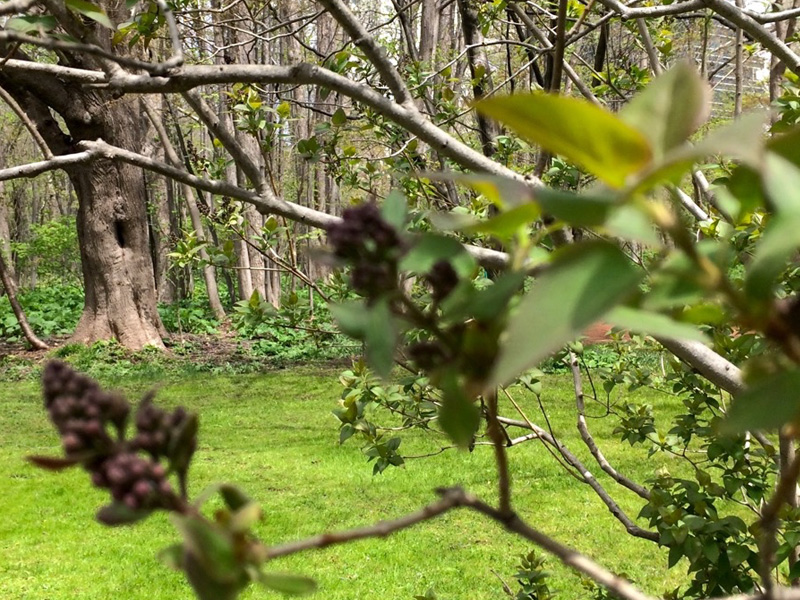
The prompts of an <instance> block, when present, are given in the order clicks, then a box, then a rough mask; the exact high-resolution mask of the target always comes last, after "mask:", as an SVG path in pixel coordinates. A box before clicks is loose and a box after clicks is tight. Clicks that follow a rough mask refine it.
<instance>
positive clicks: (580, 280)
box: [489, 241, 642, 385]
mask: <svg viewBox="0 0 800 600" xmlns="http://www.w3.org/2000/svg"><path fill="white" fill-rule="evenodd" d="M641 278H642V273H641V272H640V271H639V270H638V269H637V268H636V267H635V266H634V265H633V264H632V263H631V262H630V260H629V259H628V258H627V257H626V256H625V254H624V253H623V252H622V251H621V250H620V249H619V248H617V247H616V246H614V245H612V244H609V243H607V242H601V241H594V242H588V243H584V244H579V245H575V246H570V247H567V248H564V249H562V250H559V251H557V252H556V253H555V255H554V258H553V262H552V265H551V267H550V269H548V270H547V271H545V273H544V274H543V275H542V276H541V277H539V278H538V280H536V281H535V282H534V284H533V287H532V289H531V291H530V292H528V294H527V295H526V296H525V297H524V298H523V299H522V301H521V302H520V305H519V308H518V310H517V312H516V313H515V314H513V315H512V316H511V319H510V320H509V323H508V326H507V327H506V331H505V333H504V337H503V338H502V339H501V346H500V354H499V356H498V359H497V362H496V364H495V366H494V372H493V374H492V376H491V379H490V381H489V383H490V384H492V385H494V384H500V385H502V384H505V383H508V382H510V381H512V380H513V379H514V378H515V377H517V376H518V375H519V374H521V373H522V372H523V371H525V370H526V369H529V368H530V367H533V366H536V364H537V363H539V362H540V361H541V360H542V359H544V358H546V357H547V356H548V355H549V354H550V353H551V352H554V351H555V350H557V349H558V348H560V347H561V346H563V345H564V344H565V343H567V342H568V341H570V340H571V339H574V338H575V337H577V336H578V334H579V333H580V332H581V331H583V330H584V329H585V328H586V327H588V326H589V325H590V324H592V323H593V322H594V321H596V320H598V319H599V318H600V317H602V316H603V315H604V314H605V313H606V312H608V311H609V310H611V308H613V307H614V305H616V304H618V303H619V302H621V301H622V300H624V299H625V297H626V296H628V295H629V294H630V293H631V292H632V291H633V290H634V289H635V288H636V286H637V284H638V283H639V281H640V280H641Z"/></svg>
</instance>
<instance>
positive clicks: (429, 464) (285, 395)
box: [0, 369, 684, 600]
mask: <svg viewBox="0 0 800 600" xmlns="http://www.w3.org/2000/svg"><path fill="white" fill-rule="evenodd" d="M104 383H108V382H104ZM156 383H157V382H155V381H144V380H141V379H136V380H131V379H128V380H124V381H121V382H118V383H117V385H118V387H120V388H121V389H124V390H125V391H126V392H127V393H129V394H130V395H131V396H132V397H138V396H139V395H140V394H141V393H142V392H143V391H144V390H146V389H149V388H150V387H152V386H153V385H155V384H156ZM339 393H340V388H339V385H338V383H337V382H336V378H335V371H325V370H324V369H322V370H319V369H318V370H311V369H306V370H292V371H284V372H274V373H268V374H260V375H238V376H226V377H221V376H217V377H211V376H201V375H196V376H191V377H183V378H180V377H178V378H172V379H171V380H168V381H166V382H165V383H163V384H162V385H161V387H160V388H159V392H158V399H159V402H161V403H162V404H163V405H165V406H174V405H177V404H182V405H184V406H186V407H188V408H190V409H192V410H196V411H199V413H200V415H201V431H200V447H199V449H198V452H197V454H196V457H195V461H194V466H193V471H192V480H191V492H192V493H194V494H196V493H198V492H199V491H200V490H201V489H203V488H204V487H205V486H206V485H208V484H209V483H211V482H214V481H220V480H223V481H231V482H235V483H237V484H239V485H241V486H242V487H243V488H244V489H245V490H246V491H247V492H248V493H250V495H252V496H253V497H254V498H257V499H258V500H259V501H260V502H261V503H262V505H263V507H264V509H265V512H266V518H265V520H264V522H263V524H262V525H261V526H260V527H259V533H260V535H261V536H262V538H263V539H264V540H265V541H268V542H273V543H278V542H282V541H289V540H293V539H296V538H300V537H304V536H308V535H312V534H315V533H319V532H322V531H326V530H331V529H342V528H347V527H353V526H357V525H362V524H366V523H372V522H374V521H377V520H380V519H388V518H393V517H397V516H400V515H402V514H404V513H405V512H408V511H412V510H414V509H415V508H418V507H420V506H422V505H424V504H426V503H428V502H430V501H432V500H433V499H434V498H435V495H434V494H433V492H432V490H433V489H434V488H435V487H437V486H442V485H455V484H460V485H463V486H464V487H465V488H467V489H468V490H470V491H472V492H474V493H476V494H478V495H481V496H483V497H485V498H486V499H490V500H494V498H495V488H494V480H495V477H494V464H493V460H492V454H491V451H490V449H489V448H486V447H478V448H476V450H475V451H474V452H472V453H468V452H457V451H448V452H445V453H442V454H440V455H437V456H434V457H431V458H427V459H424V460H412V461H409V462H408V463H407V466H406V467H405V468H401V469H394V468H393V469H389V470H387V471H386V472H385V473H384V474H383V475H379V476H375V477H373V476H372V474H371V473H372V469H371V465H368V464H367V463H366V460H365V458H364V456H363V454H362V453H361V451H360V449H359V447H358V445H357V444H355V443H352V442H351V443H348V444H345V445H344V446H341V447H340V446H339V445H338V444H337V438H338V436H337V428H336V421H335V419H334V417H333V416H332V415H331V409H332V408H334V407H335V406H336V402H337V398H338V395H339ZM637 394H639V395H641V396H642V398H643V399H644V400H645V401H647V402H650V403H652V404H653V405H654V406H655V408H656V413H657V414H659V415H662V416H663V415H668V414H669V413H670V412H671V411H673V410H675V409H676V406H675V405H676V404H677V402H676V400H675V399H674V398H672V397H670V396H669V395H666V394H663V393H660V392H655V391H651V390H644V391H640V392H637ZM543 397H544V399H545V402H546V405H547V406H548V409H549V416H550V418H551V421H552V426H553V429H554V431H555V432H556V433H557V434H559V435H560V436H561V437H562V439H563V440H564V441H565V442H566V443H567V444H568V445H569V446H570V448H571V449H573V451H575V452H576V453H577V454H579V455H580V456H581V457H582V458H583V459H584V460H585V462H586V464H587V465H591V467H590V468H593V467H594V465H593V464H592V463H591V462H590V460H589V459H590V457H589V456H588V452H586V451H585V449H584V448H582V447H581V446H580V440H579V438H578V436H577V433H576V432H575V427H574V402H573V400H572V396H571V387H570V385H569V381H568V379H567V378H566V377H564V376H549V377H548V378H547V379H546V381H545V393H544V396H543ZM519 399H520V401H521V402H522V404H523V405H524V407H525V409H526V411H527V413H528V414H529V415H530V416H531V418H533V419H534V420H536V421H538V422H541V421H542V419H541V417H540V415H539V414H538V412H537V411H538V408H537V406H536V403H535V400H534V399H533V397H528V396H524V395H522V394H519ZM0 406H2V410H1V411H0V489H2V492H1V494H2V496H1V497H2V503H1V504H0V505H1V506H2V509H3V513H4V514H3V518H2V519H1V520H0V598H3V599H4V600H6V599H25V600H67V599H69V600H81V599H92V600H96V599H105V598H109V599H111V598H114V599H117V598H119V599H130V600H136V599H147V600H161V599H170V600H182V599H187V600H188V599H190V598H192V597H193V596H192V594H191V592H190V590H189V588H188V587H187V586H186V585H185V584H184V582H183V580H182V577H181V575H180V574H178V573H175V572H172V571H169V570H168V569H167V568H166V567H163V566H162V565H161V564H160V563H159V562H158V561H157V559H156V557H155V555H156V552H157V551H158V550H159V549H160V548H162V547H164V546H166V545H168V544H170V543H172V542H174V541H176V539H177V536H176V532H175V531H174V530H173V528H172V526H171V525H170V523H169V522H168V520H167V519H166V517H165V516H164V515H157V516H155V517H153V518H151V519H150V520H148V521H146V522H145V523H142V524H139V525H136V526H133V527H126V528H117V529H109V528H105V527H102V526H101V525H99V524H98V523H96V522H95V521H94V520H93V514H94V512H95V510H96V509H97V508H98V507H99V506H100V505H101V504H103V503H104V500H105V498H104V494H103V493H102V492H101V491H99V490H96V489H93V488H92V487H91V486H90V484H89V481H88V478H87V477H86V475H85V473H83V472H81V471H78V470H71V471H67V472H65V473H59V474H54V473H48V472H44V471H40V470H37V469H35V468H33V467H32V466H30V465H29V464H27V463H26V462H25V460H24V457H25V455H26V454H30V453H35V454H52V453H56V452H58V444H57V439H56V435H55V433H54V431H53V430H52V428H51V426H50V425H49V423H48V422H47V420H46V415H45V412H44V410H43V409H42V405H41V399H40V395H39V390H38V386H37V385H36V384H34V383H8V382H6V383H2V384H0ZM506 414H509V415H511V413H510V411H506ZM590 425H591V427H592V428H593V431H594V433H595V435H596V438H597V441H598V443H599V444H600V445H601V447H602V449H603V450H604V452H605V453H606V455H607V456H608V458H609V459H610V460H611V461H612V463H613V464H615V465H616V466H617V467H618V469H619V470H620V471H622V472H624V473H626V474H629V475H631V476H633V477H635V478H637V479H639V480H646V479H647V478H648V477H650V476H652V474H653V473H654V472H655V470H656V469H658V468H660V467H661V466H663V465H664V464H665V463H664V461H665V460H668V459H664V458H657V457H655V458H652V459H647V455H646V452H645V451H643V450H641V449H633V450H631V449H630V448H628V447H627V444H626V445H624V446H623V445H622V444H621V443H620V442H618V441H616V440H614V439H613V437H612V436H611V430H612V428H613V423H611V422H610V421H609V420H608V419H593V420H591V423H590ZM436 448H438V445H437V444H436V443H434V441H432V440H430V439H429V438H428V437H426V436H424V435H422V434H413V435H409V436H407V437H406V439H405V440H404V441H403V446H402V449H403V450H404V451H405V453H407V454H423V453H426V452H430V451H431V450H435V449H436ZM511 468H512V475H513V478H514V494H515V502H516V504H517V508H518V510H519V512H520V513H521V514H522V516H523V517H525V518H526V519H528V520H529V521H530V522H531V523H532V524H533V525H534V526H536V527H538V528H540V529H541V530H543V531H544V532H546V533H548V534H550V535H552V536H554V537H556V538H557V539H559V540H560V541H562V542H565V543H567V544H571V545H573V546H576V547H578V548H581V549H583V550H585V551H586V552H588V553H589V554H590V555H591V556H593V557H594V558H596V559H597V560H599V561H600V562H602V563H603V564H604V565H605V566H607V567H608V568H610V569H612V570H615V571H617V572H625V573H627V574H628V575H629V576H631V577H632V578H633V579H634V580H635V581H637V583H639V584H640V585H641V586H642V587H643V588H644V589H645V590H646V591H648V592H652V593H654V594H661V593H663V592H664V591H666V590H667V589H671V588H674V587H675V586H676V585H678V584H679V583H680V582H681V581H682V579H683V576H684V568H683V567H682V565H681V564H679V565H678V566H677V567H675V568H673V569H671V570H670V571H667V570H666V553H665V552H664V551H663V550H662V549H660V548H658V547H657V546H656V545H655V544H653V543H652V542H647V541H643V540H638V539H634V538H632V537H630V536H628V535H627V534H626V533H625V532H624V529H623V528H622V526H621V525H620V524H619V523H618V522H617V521H616V520H615V519H614V518H613V517H612V516H611V515H610V513H609V512H608V511H607V510H606V509H605V507H604V506H603V505H602V503H601V502H600V501H599V499H597V498H596V497H595V496H594V494H593V492H592V491H591V490H590V489H589V488H588V487H587V486H584V485H581V484H580V483H578V482H577V481H576V480H574V479H573V478H571V477H569V476H567V475H566V474H564V472H563V471H562V470H560V467H559V466H558V465H557V464H556V463H555V461H554V460H553V459H552V458H551V457H550V455H549V454H548V453H547V452H546V451H545V450H544V449H543V448H542V446H541V445H540V444H539V443H538V442H535V441H534V442H529V443H526V444H524V445H521V446H518V447H515V448H513V449H512V451H511ZM671 468H672V466H671ZM598 471H599V470H598ZM601 475H602V474H601V473H597V476H598V478H599V479H600V480H601V481H603V482H604V483H608V479H607V478H605V477H603V476H601ZM609 486H610V484H609ZM617 496H618V497H619V501H620V504H621V505H622V506H623V507H624V508H625V509H626V510H627V511H629V514H632V515H635V514H636V513H637V512H638V510H639V508H640V507H641V501H640V500H639V499H638V498H637V497H635V496H633V495H632V494H630V493H623V492H622V491H618V492H617ZM529 549H530V546H529V545H528V544H526V543H525V542H523V541H521V540H519V539H517V538H515V537H513V536H511V535H509V534H507V533H505V532H504V531H502V530H501V529H500V528H499V527H497V526H495V525H493V524H490V523H487V522H486V521H485V520H483V519H482V518H480V517H478V516H476V515H473V514H470V513H468V512H466V511H460V512H455V513H449V514H447V515H445V516H443V517H440V518H439V519H437V520H435V521H431V522H427V523H424V524H422V525H419V526H417V527H415V528H413V529H409V530H406V531H403V532H400V533H398V534H396V535H394V536H392V537H390V538H388V539H377V540H365V541H361V542H358V543H353V544H349V545H345V546H336V547H332V548H328V549H325V550H320V551H314V552H309V553H306V554H302V555H296V556H292V557H288V558H286V559H280V560H276V561H275V562H274V563H273V565H272V566H271V568H274V569H275V570H282V571H294V572H301V573H303V574H306V575H309V576H311V577H314V578H315V579H316V580H317V581H318V583H319V586H320V591H319V592H318V594H317V597H318V598H325V599H326V600H337V599H345V598H346V599H354V598H359V599H360V598H381V597H383V598H393V599H411V598H413V597H414V596H415V595H421V594H424V593H425V591H426V590H427V589H428V588H431V587H432V588H434V589H435V590H436V593H437V594H438V597H439V598H441V599H463V600H483V599H489V598H492V599H496V598H501V597H504V593H503V590H502V584H501V582H500V578H502V579H503V580H505V581H506V582H508V583H509V584H510V585H511V586H512V587H513V588H516V585H515V583H514V579H513V575H514V573H515V572H516V565H517V562H518V556H519V555H520V554H522V553H524V552H527V551H528V550H529ZM548 567H549V569H550V570H551V571H552V572H553V576H554V578H553V581H552V586H553V587H555V588H556V589H557V590H558V592H559V596H560V597H561V598H578V597H585V598H588V597H589V593H588V592H587V591H586V590H584V589H583V587H582V586H581V582H580V579H579V577H577V576H576V575H574V574H572V573H570V572H568V571H567V570H565V569H564V568H562V567H560V565H557V564H556V562H555V560H554V559H549V560H548ZM271 595H273V594H271V593H270V592H267V591H262V590H253V591H251V592H249V593H248V594H247V595H246V597H247V598H264V597H270V596H271Z"/></svg>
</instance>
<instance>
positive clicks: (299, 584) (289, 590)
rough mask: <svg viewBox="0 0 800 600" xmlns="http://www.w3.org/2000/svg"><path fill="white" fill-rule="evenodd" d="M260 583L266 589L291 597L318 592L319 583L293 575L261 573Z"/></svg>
mask: <svg viewBox="0 0 800 600" xmlns="http://www.w3.org/2000/svg"><path fill="white" fill-rule="evenodd" d="M258 581H259V583H261V585H263V586H264V587H268V588H269V589H271V590H275V591H276V592H281V593H283V594H289V595H291V596H302V595H305V594H311V593H313V592H315V591H316V590H317V583H316V582H315V581H314V580H313V579H309V578H308V577H303V576H302V575H292V574H291V573H260V574H259V576H258Z"/></svg>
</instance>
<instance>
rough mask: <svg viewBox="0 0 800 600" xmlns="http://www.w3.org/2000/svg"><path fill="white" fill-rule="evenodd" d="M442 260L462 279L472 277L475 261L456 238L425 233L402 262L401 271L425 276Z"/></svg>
mask: <svg viewBox="0 0 800 600" xmlns="http://www.w3.org/2000/svg"><path fill="white" fill-rule="evenodd" d="M440 260H449V261H450V264H451V265H452V266H453V268H454V269H455V271H456V273H458V274H459V275H460V276H461V277H468V276H470V275H472V271H473V270H474V269H475V259H473V258H472V257H471V256H470V255H469V253H467V251H466V250H465V249H464V246H462V245H461V244H460V243H459V242H458V240H456V239H454V238H449V237H445V236H443V235H437V234H435V233H425V234H422V235H421V236H419V237H418V238H417V239H416V242H415V244H414V247H413V248H412V249H411V250H410V251H409V252H408V254H406V255H405V256H404V257H403V258H402V260H401V261H400V270H401V271H411V272H413V273H416V274H418V275H425V274H426V273H427V272H428V271H430V270H431V267H433V265H435V264H436V263H437V262H439V261H440Z"/></svg>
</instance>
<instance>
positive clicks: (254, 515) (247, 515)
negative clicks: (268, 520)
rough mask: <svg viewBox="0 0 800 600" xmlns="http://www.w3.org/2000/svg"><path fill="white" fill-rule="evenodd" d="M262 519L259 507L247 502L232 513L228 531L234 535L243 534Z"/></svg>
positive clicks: (254, 503) (262, 515)
mask: <svg viewBox="0 0 800 600" xmlns="http://www.w3.org/2000/svg"><path fill="white" fill-rule="evenodd" d="M263 517H264V511H263V510H261V506H259V504H258V503H256V502H249V503H248V504H246V505H245V506H243V507H242V508H240V509H239V510H237V511H236V512H235V513H233V515H232V516H231V520H230V523H228V529H230V530H231V531H233V532H234V533H245V532H247V531H250V528H251V527H252V526H253V525H255V524H256V523H258V522H259V521H260V520H261V519H262V518H263Z"/></svg>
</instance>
